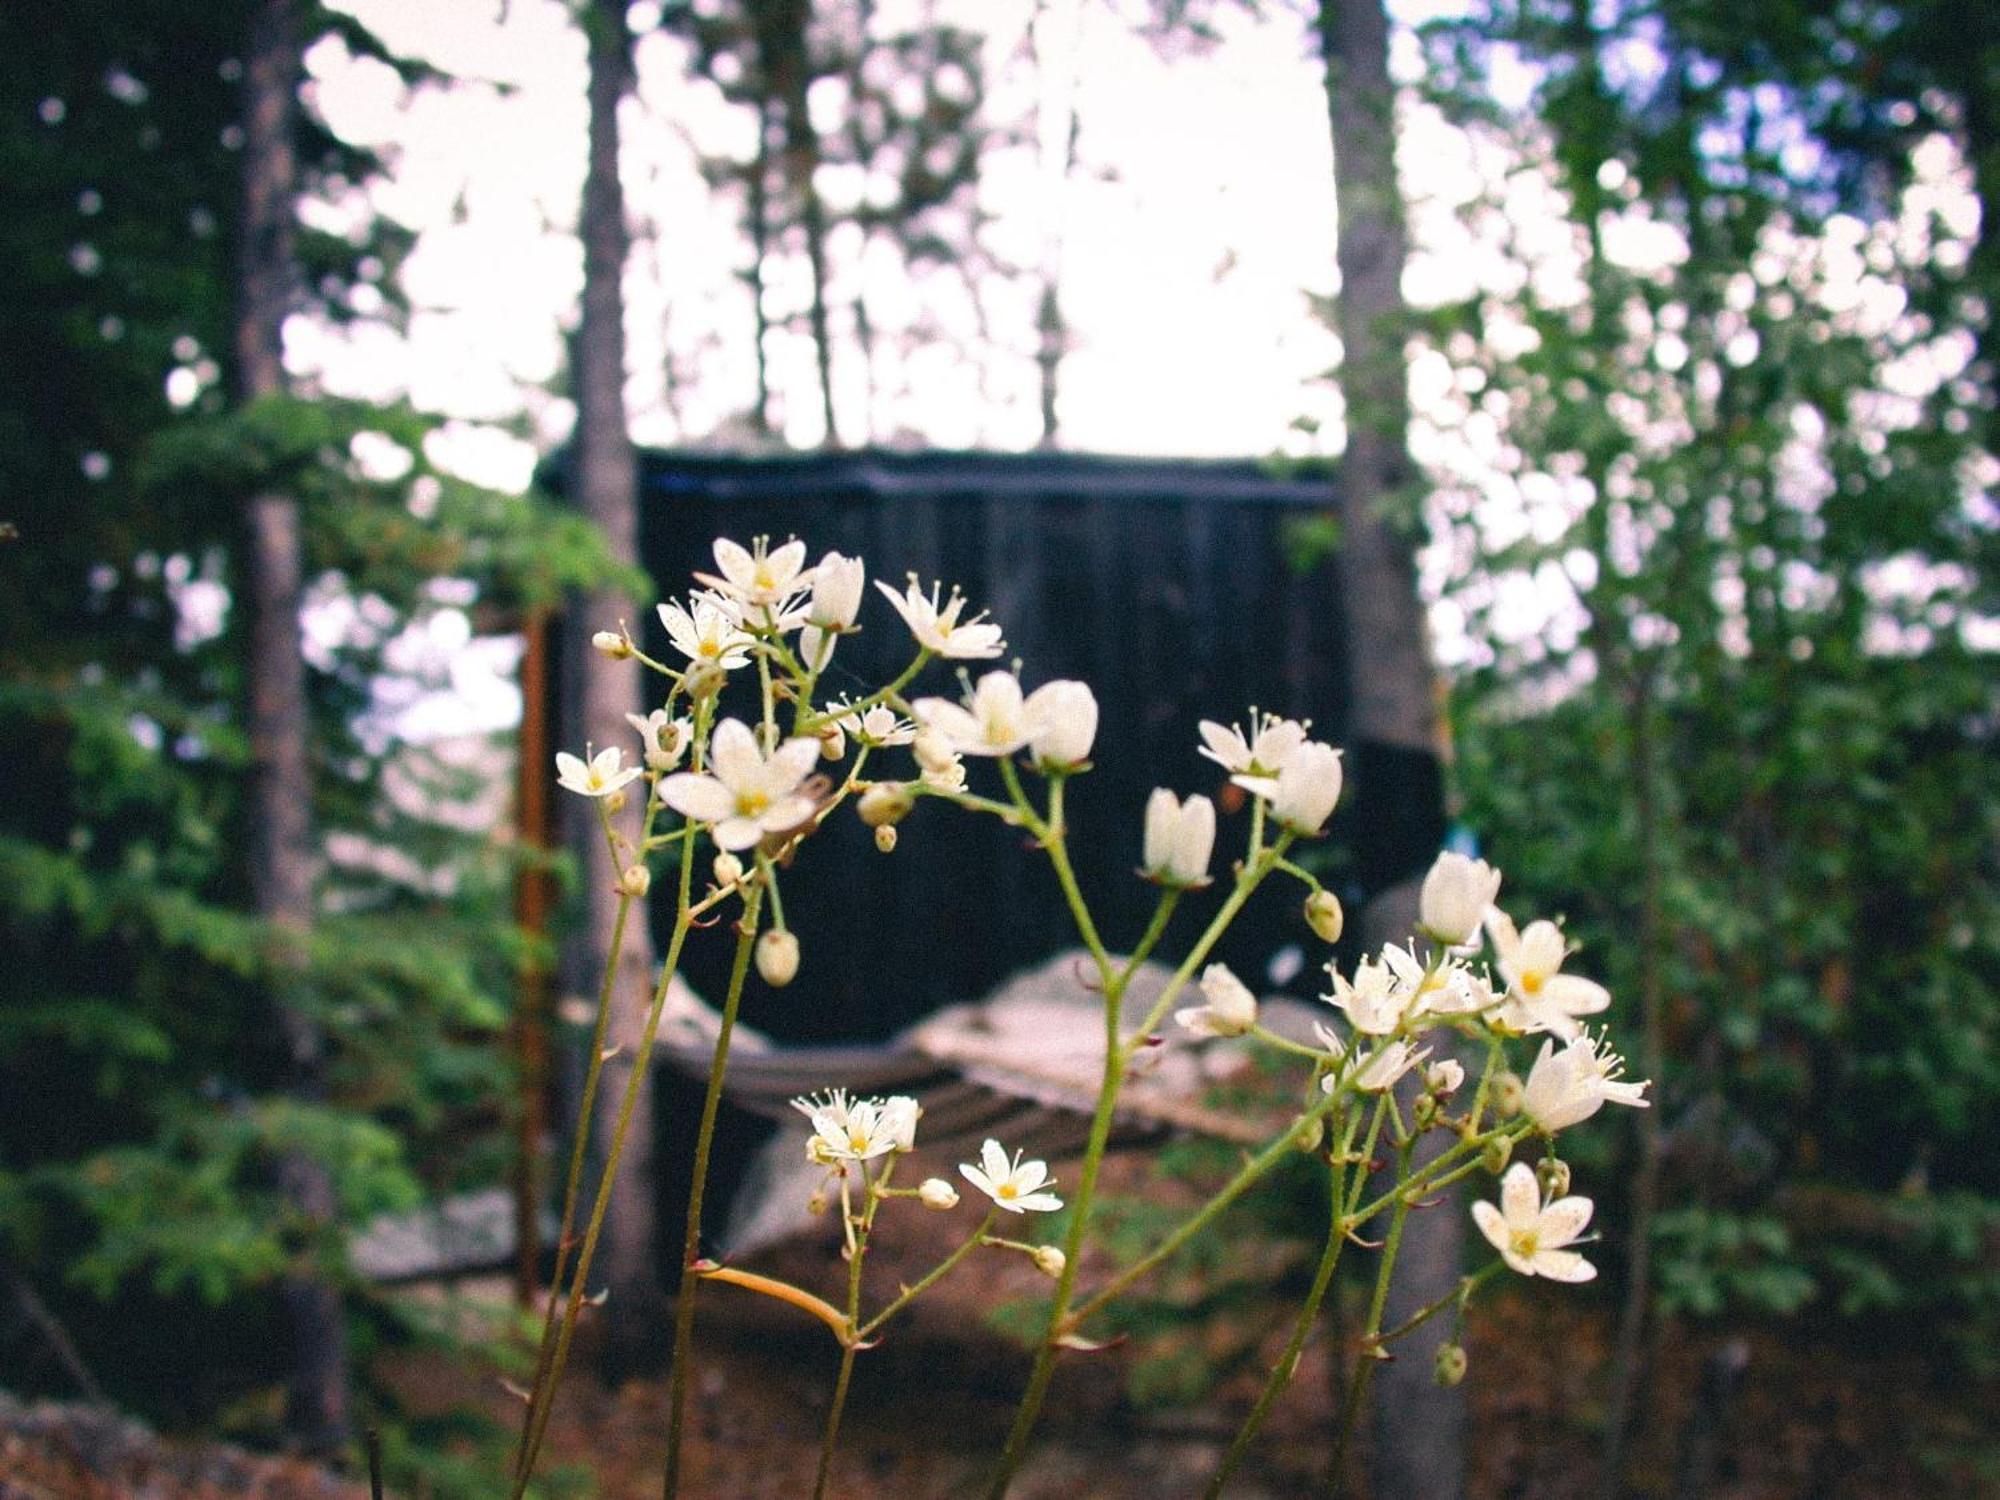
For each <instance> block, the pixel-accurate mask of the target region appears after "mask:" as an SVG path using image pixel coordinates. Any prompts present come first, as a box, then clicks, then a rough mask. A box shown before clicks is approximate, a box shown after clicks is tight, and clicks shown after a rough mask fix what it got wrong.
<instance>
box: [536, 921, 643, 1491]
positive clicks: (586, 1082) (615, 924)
mask: <svg viewBox="0 0 2000 1500" xmlns="http://www.w3.org/2000/svg"><path fill="white" fill-rule="evenodd" d="M631 911H632V898H631V897H630V896H627V895H622V894H621V895H620V896H619V898H618V914H617V916H616V917H615V918H614V919H613V921H612V924H611V953H610V955H609V956H608V957H607V959H606V960H605V964H604V976H603V978H602V980H601V981H600V982H599V984H598V987H597V1019H596V1021H595V1022H594V1023H593V1024H592V1026H591V1032H590V1061H589V1063H588V1064H587V1065H586V1066H585V1068H584V1074H583V1093H582V1095H581V1097H580V1099H579V1101H578V1105H577V1127H576V1140H575V1141H574V1142H573V1143H572V1144H571V1146H570V1153H569V1172H568V1174H567V1176H566V1177H565V1179H564V1182H563V1205H562V1224H561V1227H560V1228H559V1229H557V1231H556V1265H555V1275H554V1276H553V1277H552V1278H551V1280H550V1282H549V1303H548V1309H547V1311H546V1313H545V1314H544V1316H543V1319H542V1339H541V1345H540V1347H539V1348H538V1349H537V1350H536V1353H535V1378H534V1379H533V1380H532V1381H530V1382H529V1386H528V1409H527V1410H526V1411H525V1412H523V1413H522V1414H521V1436H520V1438H519V1439H518V1441H517V1442H516V1444H515V1448H514V1478H515V1479H516V1481H519V1480H521V1479H522V1474H523V1468H524V1466H525V1465H526V1463H527V1462H528V1436H529V1434H530V1433H531V1432H532V1431H533V1430H534V1427H535V1415H536V1412H537V1410H538V1409H539V1407H540V1406H541V1404H542V1402H543V1401H544V1399H545V1398H546V1396H547V1395H549V1394H551V1393H550V1392H549V1391H548V1390H547V1389H546V1387H547V1385H548V1374H549V1366H550V1364H551V1363H552V1362H553V1360H554V1358H555V1347H556V1323H557V1320H558V1317H559V1313H558V1309H559V1308H560V1307H561V1306H562V1302H563V1298H562V1284H563V1272H564V1270H565V1269H566V1267H567V1265H568V1262H569V1252H570V1249H571V1247H572V1245H573V1243H574V1236H575V1233H576V1201H577V1194H578V1193H579V1192H581V1191H582V1187H583V1163H584V1158H585V1156H586V1155H587V1154H588V1151H587V1148H588V1142H589V1138H590V1128H589V1126H590V1116H591V1112H592V1110H593V1109H595V1107H596V1104H597V1082H598V1078H599V1076H600V1075H601V1074H602V1073H603V1071H604V1037H605V1033H606V1031H607V1029H608V1026H609V1021H610V1016H611V985H612V981H613V979H615V978H616V977H617V972H618V958H619V954H620V953H621V952H622V951H623V949H624V947H625V922H626V918H627V917H628V916H630V915H631ZM517 1493H518V1491H517Z"/></svg>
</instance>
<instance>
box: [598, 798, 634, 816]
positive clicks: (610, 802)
mask: <svg viewBox="0 0 2000 1500" xmlns="http://www.w3.org/2000/svg"><path fill="white" fill-rule="evenodd" d="M628 800H630V799H628V798H627V797H626V795H625V794H624V793H623V792H613V793H611V794H610V795H609V796H608V797H606V798H605V799H604V810H605V811H606V812H608V813H610V814H611V815H612V816H613V817H616V816H617V815H618V814H619V813H622V812H623V811H625V804H626V802H627V801H628Z"/></svg>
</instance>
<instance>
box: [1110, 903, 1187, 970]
mask: <svg viewBox="0 0 2000 1500" xmlns="http://www.w3.org/2000/svg"><path fill="white" fill-rule="evenodd" d="M1180 904H1181V892H1180V887H1178V886H1168V887H1167V888H1166V889H1165V890H1163V891H1161V892H1160V900H1159V904H1158V905H1157V906H1155V907H1154V908H1153V918H1152V920H1151V921H1150V922H1148V923H1147V924H1146V930H1145V932H1143V933H1142V934H1140V937H1139V945H1138V946H1137V947H1136V948H1134V949H1133V950H1132V955H1131V957H1129V958H1127V959H1126V960H1125V969H1124V972H1123V974H1122V975H1121V976H1120V978H1121V980H1122V984H1121V985H1120V988H1121V990H1122V989H1123V986H1124V985H1126V984H1130V983H1131V982H1132V976H1133V975H1134V974H1136V973H1138V972H1139V965H1140V964H1142V963H1144V962H1145V961H1146V960H1147V959H1148V958H1150V957H1152V954H1153V950H1154V949H1155V948H1157V947H1158V946H1159V945H1160V939H1161V938H1162V937H1164V936H1165V935H1166V931H1167V923H1168V922H1170V921H1172V920H1173V915H1174V908H1175V907H1177V906H1179V905H1180Z"/></svg>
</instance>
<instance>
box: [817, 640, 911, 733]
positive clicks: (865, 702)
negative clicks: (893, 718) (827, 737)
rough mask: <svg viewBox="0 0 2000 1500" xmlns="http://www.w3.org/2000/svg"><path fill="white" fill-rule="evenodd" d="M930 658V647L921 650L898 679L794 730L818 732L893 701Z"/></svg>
mask: <svg viewBox="0 0 2000 1500" xmlns="http://www.w3.org/2000/svg"><path fill="white" fill-rule="evenodd" d="M930 659H931V652H930V651H929V649H928V648H925V649H922V650H919V651H918V652H917V659H916V660H915V661H913V662H911V663H910V664H909V665H908V666H907V667H905V668H903V670H902V672H901V673H900V674H898V675H897V677H896V680H895V681H894V682H891V683H890V684H889V685H888V686H887V687H881V688H877V689H876V690H875V691H874V692H872V693H870V694H869V695H868V696H867V697H865V698H857V699H855V700H854V702H852V703H844V704H842V705H841V706H840V709H839V711H838V712H837V713H826V712H821V713H816V714H814V715H812V717H810V718H808V719H807V720H806V721H805V722H804V723H802V724H798V725H795V726H793V730H792V732H793V733H794V734H799V735H807V734H818V733H819V732H820V730H822V729H824V728H826V726H827V725H829V724H831V723H832V722H833V721H834V720H835V719H837V718H845V717H846V716H847V715H848V714H863V713H866V712H867V711H868V710H869V709H871V708H873V707H875V705H876V704H878V703H888V702H891V701H892V700H894V699H895V698H896V697H897V696H898V695H899V694H900V693H901V692H902V691H903V689H904V688H906V687H908V686H909V685H910V684H911V683H912V682H915V681H916V680H917V674H918V673H919V672H921V671H923V669H924V668H925V667H926V666H927V665H928V664H929V663H930Z"/></svg>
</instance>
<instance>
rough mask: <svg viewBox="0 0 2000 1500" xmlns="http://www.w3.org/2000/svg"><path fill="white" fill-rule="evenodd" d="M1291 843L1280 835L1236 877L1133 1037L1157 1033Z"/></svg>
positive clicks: (1286, 836)
mask: <svg viewBox="0 0 2000 1500" xmlns="http://www.w3.org/2000/svg"><path fill="white" fill-rule="evenodd" d="M1291 842H1292V835H1291V834H1290V833H1285V834H1282V835H1280V837H1279V839H1278V842H1277V843H1276V844H1273V845H1272V846H1271V847H1270V848H1269V849H1267V850H1265V851H1264V852H1263V853H1261V854H1260V855H1258V856H1257V858H1256V859H1254V860H1252V861H1251V862H1250V863H1249V864H1247V865H1245V866H1244V868H1243V871H1242V873H1241V874H1240V875H1238V876H1237V877H1236V887H1235V889H1234V890H1232V891H1230V893H1229V898H1228V900H1226V901H1224V902H1223V903H1222V909H1221V910H1220V911H1218V912H1216V914H1215V916H1214V918H1213V920H1211V921H1210V922H1209V924H1208V927H1207V930H1205V931H1204V932H1203V933H1202V935H1201V937H1200V938H1199V939H1197V940H1196V942H1195V945H1194V946H1193V947H1192V948H1190V949H1189V950H1188V954H1187V957H1186V958H1184V959H1182V960H1181V966H1180V967H1179V968H1178V969H1176V970H1174V975H1173V978H1171V979H1169V980H1168V981H1167V984H1166V988H1165V989H1163V990H1161V991H1160V998H1159V999H1157V1000H1155V1001H1154V1002H1153V1008H1152V1009H1151V1010H1149V1011H1148V1012H1146V1019H1145V1020H1144V1021H1142V1022H1141V1023H1140V1025H1139V1029H1138V1031H1137V1032H1135V1033H1134V1035H1135V1036H1150V1035H1151V1034H1152V1033H1153V1032H1155V1031H1157V1030H1158V1029H1159V1025H1160V1022H1161V1021H1163V1020H1164V1019H1166V1014H1167V1012H1168V1010H1170V1009H1171V1008H1172V1006H1173V1003H1174V1001H1175V1000H1177V999H1179V998H1180V992H1181V991H1182V990H1183V989H1185V988H1187V982H1188V981H1189V980H1190V979H1192V978H1193V977H1194V972H1195V970H1196V969H1198V968H1200V967H1201V965H1202V963H1203V962H1204V961H1205V960H1206V959H1207V958H1208V955H1209V954H1210V953H1211V952H1213V951H1214V949H1215V945H1216V944H1217V943H1219V942H1221V941H1222V934H1223V933H1224V932H1225V931H1227V930H1228V928H1229V924H1230V923H1231V922H1233V921H1235V920H1236V914H1237V913H1238V912H1240V911H1242V910H1243V905H1244V903H1245V902H1247V901H1248V900H1249V899H1250V897H1251V895H1252V894H1253V893H1254V892H1255V891H1256V889H1257V887H1258V886H1259V885H1260V884H1262V883H1263V880H1264V877H1265V876H1266V875H1268V874H1270V873H1271V867H1272V866H1273V865H1274V864H1276V863H1277V861H1278V860H1279V859H1281V858H1283V857H1284V851H1285V850H1286V849H1287V848H1289V847H1290V846H1291Z"/></svg>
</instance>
